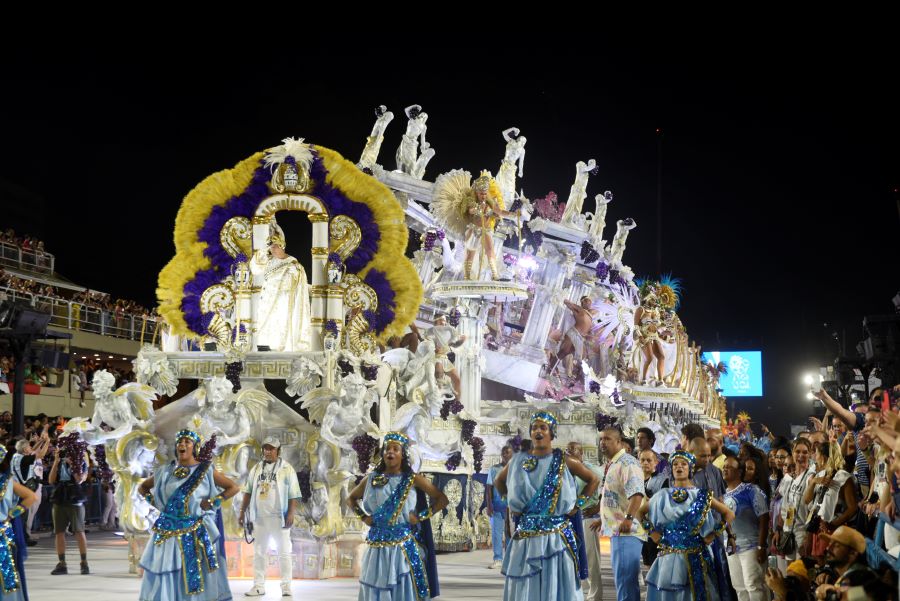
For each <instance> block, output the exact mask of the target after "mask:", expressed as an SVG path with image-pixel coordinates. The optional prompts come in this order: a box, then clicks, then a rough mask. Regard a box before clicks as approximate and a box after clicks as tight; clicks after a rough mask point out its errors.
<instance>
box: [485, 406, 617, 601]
mask: <svg viewBox="0 0 900 601" xmlns="http://www.w3.org/2000/svg"><path fill="white" fill-rule="evenodd" d="M556 427H557V420H556V418H555V417H554V416H553V415H552V414H550V413H548V412H546V411H539V412H537V413H535V414H534V415H532V416H531V428H530V431H531V443H532V446H531V450H530V451H529V452H527V453H517V454H516V455H514V456H513V458H512V459H511V460H510V462H509V463H508V464H507V465H506V467H504V468H503V469H502V470H501V471H500V473H499V474H497V477H496V478H495V479H494V486H496V487H497V490H499V491H500V494H505V495H506V498H507V505H508V507H509V511H510V516H511V517H512V520H513V523H514V524H515V532H514V533H513V536H512V538H511V539H510V540H509V542H508V543H507V546H506V555H505V556H504V558H503V569H502V570H501V571H502V573H503V575H504V576H505V577H506V582H505V585H504V588H503V599H504V601H554V600H558V601H573V600H574V601H581V600H582V599H583V598H584V594H583V592H582V590H581V580H582V579H584V578H586V577H587V570H586V569H585V567H586V566H585V563H586V562H585V557H584V551H583V548H584V546H583V545H581V544H579V542H578V540H577V539H578V531H579V530H580V528H581V516H579V515H578V513H579V510H580V509H581V508H582V507H585V506H586V505H587V504H588V500H589V499H590V497H591V496H593V494H594V492H595V491H596V490H597V487H598V486H600V478H599V477H598V476H597V475H596V474H595V473H594V472H592V471H591V470H590V469H588V468H587V466H585V465H584V464H583V463H581V462H579V461H577V460H575V459H573V458H571V457H565V456H564V455H563V452H562V451H561V450H559V449H554V448H553V447H552V446H551V444H552V442H553V439H554V438H555V437H556ZM573 476H578V477H579V478H581V479H582V480H584V481H585V482H586V484H585V487H584V489H583V491H582V493H581V495H580V496H579V495H578V493H577V488H576V484H575V478H574V477H573ZM582 538H583V537H582Z"/></svg>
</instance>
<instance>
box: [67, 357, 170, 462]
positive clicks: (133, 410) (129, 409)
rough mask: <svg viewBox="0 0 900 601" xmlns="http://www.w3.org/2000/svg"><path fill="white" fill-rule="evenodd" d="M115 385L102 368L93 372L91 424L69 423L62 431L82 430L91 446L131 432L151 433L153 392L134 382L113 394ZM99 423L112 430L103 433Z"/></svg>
mask: <svg viewBox="0 0 900 601" xmlns="http://www.w3.org/2000/svg"><path fill="white" fill-rule="evenodd" d="M115 384H116V379H115V377H114V376H113V375H112V374H111V373H109V372H108V371H106V370H105V369H101V370H98V371H96V372H94V381H93V390H94V415H93V417H92V418H91V421H90V423H86V421H85V420H70V421H69V423H67V424H66V428H65V431H66V432H72V431H77V430H81V435H82V437H83V438H84V440H85V441H87V442H88V444H92V445H97V444H103V443H105V442H108V441H113V440H118V439H120V438H122V437H123V436H125V435H126V434H128V433H129V432H131V431H132V430H133V429H139V430H151V431H152V429H153V427H152V424H151V423H150V420H152V419H153V400H154V399H155V398H156V396H157V395H156V391H155V390H153V389H152V388H150V387H149V386H147V385H146V384H137V383H134V382H132V383H130V384H125V385H124V386H120V387H119V388H118V389H117V390H115V391H113V386H115ZM101 424H105V425H106V427H108V428H111V429H110V430H104V429H103V428H102V427H101Z"/></svg>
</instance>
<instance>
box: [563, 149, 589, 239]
mask: <svg viewBox="0 0 900 601" xmlns="http://www.w3.org/2000/svg"><path fill="white" fill-rule="evenodd" d="M596 168H597V161H595V160H594V159H591V160H589V161H588V162H587V163H585V162H584V161H578V163H577V164H576V165H575V183H573V184H572V188H571V190H569V200H567V201H566V210H565V211H564V212H563V216H562V219H561V220H560V223H564V224H572V223H576V222H577V218H578V217H580V216H581V207H582V206H583V205H584V199H585V198H587V184H588V177H589V176H590V175H591V171H593V170H594V169H596Z"/></svg>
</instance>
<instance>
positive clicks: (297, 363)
mask: <svg viewBox="0 0 900 601" xmlns="http://www.w3.org/2000/svg"><path fill="white" fill-rule="evenodd" d="M323 377H324V374H323V373H322V368H321V367H319V364H318V363H316V362H315V361H313V360H312V359H311V358H309V357H300V358H299V359H294V361H293V362H292V363H291V373H290V375H289V376H288V377H287V380H286V384H287V387H286V388H285V392H287V393H288V394H289V395H290V396H292V397H297V396H303V395H305V394H306V393H307V392H309V391H310V390H312V389H314V388H318V387H319V386H320V385H321V384H322V378H323ZM296 402H299V401H295V403H296Z"/></svg>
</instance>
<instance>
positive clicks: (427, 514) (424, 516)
mask: <svg viewBox="0 0 900 601" xmlns="http://www.w3.org/2000/svg"><path fill="white" fill-rule="evenodd" d="M433 515H434V512H433V511H432V510H431V507H429V508H428V509H423V510H422V511H420V512H419V513H417V514H416V516H418V518H419V521H420V522H424V521H425V520H430V519H431V516H433Z"/></svg>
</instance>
